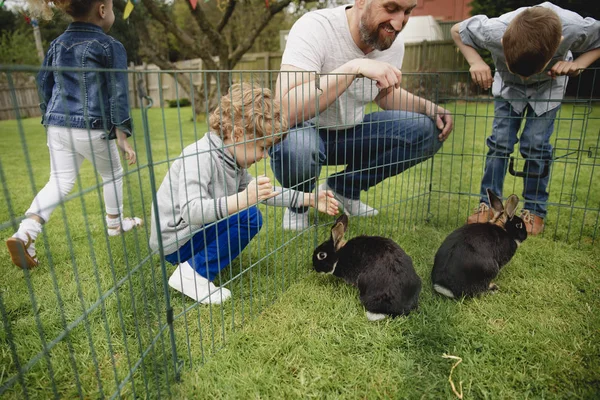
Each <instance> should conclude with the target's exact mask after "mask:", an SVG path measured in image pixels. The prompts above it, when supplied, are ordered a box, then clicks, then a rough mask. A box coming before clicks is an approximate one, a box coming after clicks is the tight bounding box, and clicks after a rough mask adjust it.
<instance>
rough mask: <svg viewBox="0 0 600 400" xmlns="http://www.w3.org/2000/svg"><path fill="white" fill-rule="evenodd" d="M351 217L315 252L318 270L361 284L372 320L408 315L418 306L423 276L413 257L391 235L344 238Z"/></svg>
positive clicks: (337, 225)
mask: <svg viewBox="0 0 600 400" xmlns="http://www.w3.org/2000/svg"><path fill="white" fill-rule="evenodd" d="M347 229H348V217H347V216H346V215H345V214H343V215H342V216H340V217H339V218H338V219H337V220H336V222H335V224H334V225H333V227H332V228H331V237H330V239H329V240H328V241H326V242H325V243H323V244H321V245H320V246H318V247H317V248H316V249H315V251H314V253H313V266H314V268H315V270H316V271H317V272H321V273H328V274H332V275H335V276H337V277H339V278H342V279H344V280H345V281H346V282H347V283H350V284H351V285H354V286H356V287H358V290H359V293H360V301H361V302H362V304H363V305H364V306H365V309H366V310H367V318H368V319H369V320H370V321H377V320H380V319H384V318H385V317H386V316H388V315H389V316H392V317H395V316H397V315H406V314H408V313H409V312H410V311H411V310H413V309H415V308H416V307H417V303H418V301H419V293H420V291H421V278H419V276H418V275H417V273H416V271H415V269H414V268H413V263H412V259H411V258H410V256H409V255H408V254H406V253H405V252H404V250H402V248H400V246H398V244H396V242H394V241H393V240H391V239H387V238H384V237H381V236H357V237H355V238H353V239H350V240H349V241H345V240H344V233H345V232H346V230H347Z"/></svg>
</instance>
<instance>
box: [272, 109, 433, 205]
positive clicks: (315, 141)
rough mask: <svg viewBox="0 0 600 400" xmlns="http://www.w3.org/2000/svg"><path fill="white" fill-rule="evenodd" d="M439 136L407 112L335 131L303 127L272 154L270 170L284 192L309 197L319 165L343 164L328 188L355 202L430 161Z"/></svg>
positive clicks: (422, 117) (391, 113) (380, 115)
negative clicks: (362, 194)
mask: <svg viewBox="0 0 600 400" xmlns="http://www.w3.org/2000/svg"><path fill="white" fill-rule="evenodd" d="M438 134H439V130H438V129H437V128H436V126H435V124H434V123H433V121H432V120H431V119H430V118H429V117H427V116H426V115H423V114H416V113H411V112H406V111H381V112H375V113H371V114H367V115H366V116H365V118H364V120H363V122H362V123H361V124H359V125H356V126H354V127H352V128H347V129H344V130H338V131H334V130H327V129H319V130H317V129H316V127H315V126H314V125H313V124H312V123H310V122H306V123H304V124H302V125H298V126H296V127H294V128H292V129H291V130H290V132H289V134H288V136H287V137H286V138H285V139H284V140H283V141H282V142H280V143H278V144H276V145H275V146H273V147H272V148H271V150H270V157H271V168H272V169H273V172H274V173H275V177H276V178H277V180H278V181H279V182H281V184H282V185H283V186H284V187H291V188H294V189H296V190H300V191H304V192H311V191H312V190H313V188H314V186H315V181H316V177H318V176H319V174H320V172H321V167H322V166H323V165H344V164H345V165H346V168H345V169H344V171H341V172H338V173H335V174H333V175H331V176H329V177H328V178H327V184H328V186H329V187H330V188H331V189H332V190H334V191H335V192H336V193H339V194H340V195H342V196H344V197H346V198H349V199H359V198H360V191H361V190H367V189H368V188H370V187H372V186H375V185H377V184H378V183H379V182H381V181H383V180H384V179H386V178H389V177H391V176H394V175H397V174H399V173H401V172H402V171H404V170H406V169H407V168H409V167H412V166H413V165H415V164H418V163H420V162H422V161H425V160H426V159H428V158H429V157H431V156H433V155H434V154H435V153H436V152H437V151H438V150H439V149H440V147H441V146H442V142H440V141H439V140H438ZM295 211H296V212H304V211H306V208H301V209H297V210H295Z"/></svg>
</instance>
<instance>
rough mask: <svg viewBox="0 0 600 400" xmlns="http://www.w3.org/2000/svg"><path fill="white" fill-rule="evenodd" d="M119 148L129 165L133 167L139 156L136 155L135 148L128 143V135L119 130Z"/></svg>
mask: <svg viewBox="0 0 600 400" xmlns="http://www.w3.org/2000/svg"><path fill="white" fill-rule="evenodd" d="M117 146H118V147H119V148H120V149H121V152H123V156H124V157H125V159H126V160H127V164H128V165H133V164H135V162H136V161H137V155H136V154H135V150H133V147H131V145H130V144H129V142H127V135H126V134H125V133H124V132H122V131H120V130H118V129H117Z"/></svg>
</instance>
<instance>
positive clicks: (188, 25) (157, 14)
mask: <svg viewBox="0 0 600 400" xmlns="http://www.w3.org/2000/svg"><path fill="white" fill-rule="evenodd" d="M315 1H317V0H306V2H315ZM291 2H292V0H278V1H277V0H271V1H265V0H212V1H209V2H202V1H199V2H198V4H197V7H196V8H195V9H193V8H192V5H191V4H190V2H189V1H188V0H175V2H174V4H169V3H168V2H165V1H164V0H141V1H140V2H139V3H138V6H136V8H135V9H134V12H133V13H132V15H131V17H130V19H132V21H133V22H134V24H135V26H136V29H137V30H138V36H139V37H142V38H151V37H153V36H154V37H156V36H157V32H156V31H155V32H152V26H153V25H151V24H148V18H150V19H151V20H153V21H155V22H157V23H158V24H160V26H161V28H162V32H163V35H164V36H163V37H171V38H172V40H174V41H175V42H176V43H177V44H178V47H179V50H180V51H181V49H185V55H186V56H188V57H194V58H201V59H202V62H203V67H204V70H206V71H208V72H207V76H206V79H204V86H203V87H202V88H199V89H198V90H194V88H192V87H190V86H191V85H190V80H189V79H186V77H185V76H182V75H181V74H178V82H179V84H180V85H181V86H182V87H183V88H184V89H185V90H186V91H187V92H188V93H194V97H195V100H196V102H195V104H196V111H197V112H198V111H201V110H202V109H203V108H204V106H203V105H202V103H201V100H202V99H203V98H204V97H205V96H202V95H200V93H207V94H208V95H207V96H206V97H208V99H209V102H210V104H209V106H210V107H212V105H214V103H215V100H216V98H217V96H218V94H220V93H226V91H227V88H228V86H229V84H230V74H229V72H227V71H230V70H233V69H234V68H235V66H236V65H237V64H238V63H239V62H240V60H241V59H242V56H243V55H244V54H245V53H246V52H248V51H249V50H250V49H251V48H252V46H253V45H254V44H255V42H256V41H257V38H258V37H259V35H260V34H261V33H262V32H263V31H264V30H265V29H266V28H267V26H268V25H269V23H270V22H271V21H272V20H273V19H274V18H275V16H277V15H278V14H279V13H281V12H282V11H283V10H284V9H285V8H286V7H287V6H288V5H289V4H290V3H291ZM115 7H117V8H119V9H121V10H122V9H124V7H125V2H124V1H122V0H120V1H119V2H117V1H115ZM181 7H185V9H186V10H187V16H185V15H184V16H182V13H181ZM140 9H141V10H140ZM176 10H179V12H178V13H176V12H175V11H176ZM143 46H145V50H143V51H142V50H141V52H142V53H143V54H144V56H145V57H146V58H147V61H149V62H151V63H153V64H156V65H157V66H159V67H160V68H161V69H162V70H176V69H177V68H176V66H175V64H173V62H172V61H171V60H170V59H169V52H168V51H164V50H165V49H164V43H160V42H156V41H152V40H145V41H143ZM167 48H168V44H167ZM220 71H223V72H220ZM215 78H216V81H217V82H218V83H219V84H218V85H216V87H215V86H214V85H213V84H212V81H213V79H215ZM200 91H201V92H200Z"/></svg>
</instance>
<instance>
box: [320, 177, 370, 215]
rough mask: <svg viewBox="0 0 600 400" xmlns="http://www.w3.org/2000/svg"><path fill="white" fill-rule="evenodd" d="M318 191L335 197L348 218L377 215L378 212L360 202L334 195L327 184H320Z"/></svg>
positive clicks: (337, 194)
mask: <svg viewBox="0 0 600 400" xmlns="http://www.w3.org/2000/svg"><path fill="white" fill-rule="evenodd" d="M318 190H319V191H321V190H331V191H332V192H333V195H334V196H335V199H336V200H337V201H339V202H340V204H341V205H342V208H343V209H344V213H345V214H346V215H347V216H349V217H374V216H376V215H377V214H379V211H377V210H376V209H374V208H373V207H370V206H368V205H366V204H365V203H363V202H362V201H360V200H352V199H348V198H346V197H344V196H342V195H341V194H339V193H336V192H335V190H333V189H331V188H330V187H329V186H328V185H327V182H324V183H322V184H320V185H319V189H318Z"/></svg>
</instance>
